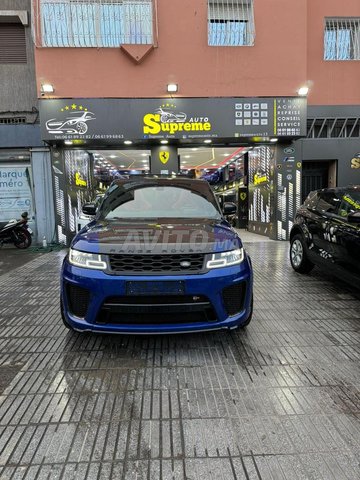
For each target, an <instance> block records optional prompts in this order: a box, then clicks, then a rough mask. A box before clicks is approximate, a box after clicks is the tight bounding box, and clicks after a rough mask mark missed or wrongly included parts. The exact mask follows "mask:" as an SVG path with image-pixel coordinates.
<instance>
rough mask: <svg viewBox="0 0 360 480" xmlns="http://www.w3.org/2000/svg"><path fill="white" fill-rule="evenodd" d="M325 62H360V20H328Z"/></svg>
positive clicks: (325, 34)
mask: <svg viewBox="0 0 360 480" xmlns="http://www.w3.org/2000/svg"><path fill="white" fill-rule="evenodd" d="M324 60H360V18H326V19H325V32H324Z"/></svg>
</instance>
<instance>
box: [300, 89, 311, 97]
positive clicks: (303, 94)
mask: <svg viewBox="0 0 360 480" xmlns="http://www.w3.org/2000/svg"><path fill="white" fill-rule="evenodd" d="M308 93H309V87H300V88H299V90H298V95H300V96H302V97H305V96H306V95H307V94H308Z"/></svg>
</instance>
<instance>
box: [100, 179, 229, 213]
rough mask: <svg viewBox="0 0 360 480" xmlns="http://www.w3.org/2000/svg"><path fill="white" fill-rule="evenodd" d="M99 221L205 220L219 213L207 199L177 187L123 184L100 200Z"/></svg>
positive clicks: (214, 205)
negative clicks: (139, 219)
mask: <svg viewBox="0 0 360 480" xmlns="http://www.w3.org/2000/svg"><path fill="white" fill-rule="evenodd" d="M99 217H100V218H101V219H106V220H113V219H116V220H118V219H123V218H126V219H134V220H136V219H137V218H141V219H144V218H145V219H148V218H209V219H221V214H220V212H219V210H218V208H217V206H216V203H215V200H214V203H212V202H211V201H210V199H209V198H205V196H203V195H201V193H200V192H199V191H193V190H190V189H188V188H183V187H180V186H167V185H139V184H136V185H131V184H127V185H123V186H114V188H113V190H112V191H109V193H108V195H107V196H106V198H105V199H104V201H103V203H102V205H101V208H100V214H99Z"/></svg>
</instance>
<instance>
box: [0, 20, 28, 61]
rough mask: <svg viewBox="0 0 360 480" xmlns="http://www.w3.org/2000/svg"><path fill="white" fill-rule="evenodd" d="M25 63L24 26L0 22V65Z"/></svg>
mask: <svg viewBox="0 0 360 480" xmlns="http://www.w3.org/2000/svg"><path fill="white" fill-rule="evenodd" d="M26 61H27V58H26V37H25V29H24V25H22V24H21V23H1V22H0V64H9V63H26Z"/></svg>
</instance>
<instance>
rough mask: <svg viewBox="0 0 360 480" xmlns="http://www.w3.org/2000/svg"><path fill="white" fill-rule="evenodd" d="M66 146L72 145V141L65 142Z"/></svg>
mask: <svg viewBox="0 0 360 480" xmlns="http://www.w3.org/2000/svg"><path fill="white" fill-rule="evenodd" d="M64 143H65V145H72V140H65V142H64Z"/></svg>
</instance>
